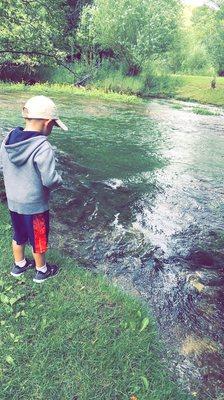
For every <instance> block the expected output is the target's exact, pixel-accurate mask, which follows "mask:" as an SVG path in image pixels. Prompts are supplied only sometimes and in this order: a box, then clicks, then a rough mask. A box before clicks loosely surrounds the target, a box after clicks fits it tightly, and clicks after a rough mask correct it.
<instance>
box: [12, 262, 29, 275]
mask: <svg viewBox="0 0 224 400" xmlns="http://www.w3.org/2000/svg"><path fill="white" fill-rule="evenodd" d="M32 268H34V265H33V264H30V265H29V267H27V269H26V270H25V271H23V272H21V273H20V274H14V272H12V271H11V272H10V275H12V276H15V277H18V276H21V275H23V274H25V273H26V272H27V271H29V269H32Z"/></svg>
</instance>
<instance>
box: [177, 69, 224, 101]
mask: <svg viewBox="0 0 224 400" xmlns="http://www.w3.org/2000/svg"><path fill="white" fill-rule="evenodd" d="M179 76H180V78H181V79H182V85H181V86H180V87H179V89H178V90H177V92H176V95H175V97H176V98H177V99H180V100H188V101H189V100H193V101H198V102H199V103H202V104H214V105H217V106H223V105H224V78H222V77H220V78H217V85H216V89H211V88H210V85H211V80H212V77H210V76H193V75H179Z"/></svg>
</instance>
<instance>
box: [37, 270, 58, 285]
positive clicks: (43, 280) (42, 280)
mask: <svg viewBox="0 0 224 400" xmlns="http://www.w3.org/2000/svg"><path fill="white" fill-rule="evenodd" d="M58 273H59V271H57V272H56V274H54V275H52V276H49V277H48V278H46V279H41V280H38V279H35V278H33V282H35V283H42V282H45V281H48V279H51V278H54V277H55V276H57V275H58Z"/></svg>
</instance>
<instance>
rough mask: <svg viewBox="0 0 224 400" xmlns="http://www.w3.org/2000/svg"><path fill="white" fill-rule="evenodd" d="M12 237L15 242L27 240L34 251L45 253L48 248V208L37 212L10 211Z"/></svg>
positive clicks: (20, 242) (23, 242)
mask: <svg viewBox="0 0 224 400" xmlns="http://www.w3.org/2000/svg"><path fill="white" fill-rule="evenodd" d="M10 216H11V220H12V227H13V239H14V240H15V241H16V243H17V244H25V243H27V242H28V241H29V243H30V244H31V246H32V247H33V252H34V253H39V254H41V253H45V252H46V251H47V249H48V235H49V210H47V211H44V212H42V213H39V214H32V215H27V214H18V213H17V212H14V211H10Z"/></svg>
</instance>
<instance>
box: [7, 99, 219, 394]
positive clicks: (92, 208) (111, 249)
mask: <svg viewBox="0 0 224 400" xmlns="http://www.w3.org/2000/svg"><path fill="white" fill-rule="evenodd" d="M25 97H27V95H24V97H23V98H25ZM21 100H22V99H21ZM55 100H56V102H57V103H58V102H59V103H60V104H61V108H62V110H63V114H64V119H65V122H66V124H67V125H68V126H69V127H70V131H69V132H68V134H67V133H66V134H65V133H61V132H60V131H59V130H57V131H55V133H54V134H53V135H52V136H51V137H50V141H51V143H52V144H53V145H54V146H55V148H56V154H57V158H58V168H59V169H60V170H61V173H62V175H63V178H64V187H63V188H61V189H58V190H57V191H55V192H54V198H53V203H52V206H53V209H52V246H55V245H56V246H57V247H59V248H61V249H63V250H64V251H65V252H67V253H68V254H70V255H71V256H72V257H74V258H76V259H78V260H79V261H80V264H81V265H83V266H84V267H87V268H90V269H93V270H94V271H96V272H98V271H99V272H103V273H105V274H107V275H108V276H109V277H110V278H111V280H112V281H113V282H116V283H118V284H120V285H121V286H122V287H123V288H124V289H126V290H129V291H133V293H135V294H137V295H139V296H140V297H141V298H142V299H143V301H146V302H147V303H149V305H150V307H151V308H152V309H153V311H154V314H155V316H156V318H157V321H158V327H159V330H160V333H161V336H162V338H163V339H164V341H165V343H166V347H165V352H166V357H167V359H168V361H169V363H170V368H171V370H172V374H173V377H174V378H175V379H176V378H177V379H179V380H180V381H181V382H182V384H183V386H184V387H185V388H187V389H188V390H189V391H190V392H191V393H194V395H195V396H196V398H198V399H210V398H211V399H220V396H221V395H222V394H221V393H222V390H223V386H222V385H223V378H224V377H223V372H222V371H223V370H224V368H223V367H224V365H223V360H222V354H223V353H222V352H223V341H222V337H223V325H222V322H223V320H222V310H223V290H222V289H223V285H224V268H223V265H224V263H223V261H224V229H223V228H224V213H223V211H224V188H223V172H222V171H223V148H224V135H223V129H222V116H221V115H220V116H219V115H216V116H205V115H196V114H194V113H192V108H193V107H194V106H195V105H194V104H190V103H185V104H183V108H182V109H180V110H179V109H178V110H177V109H175V108H173V105H172V102H164V101H163V102H161V101H153V102H150V103H147V104H145V105H142V106H133V105H131V106H130V105H125V104H111V103H107V102H101V101H99V100H89V99H88V100H86V99H82V98H79V97H76V96H74V97H72V96H70V97H69V98H68V99H67V98H66V97H64V98H63V99H60V98H58V99H57V98H55ZM2 104H3V108H2V110H1V111H0V122H1V126H2V127H3V128H4V130H5V128H8V127H9V126H8V122H7V123H6V116H7V113H8V112H9V110H11V108H12V104H11V103H7V98H6V96H5V97H4V102H3V103H2ZM16 107H19V104H17V105H16ZM219 113H220V110H219ZM11 122H12V124H11V125H17V124H18V125H21V124H22V121H21V120H19V118H17V119H16V117H15V115H14V116H13V121H12V120H11V121H10V123H11Z"/></svg>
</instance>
